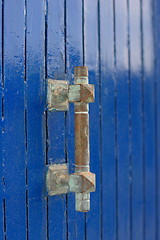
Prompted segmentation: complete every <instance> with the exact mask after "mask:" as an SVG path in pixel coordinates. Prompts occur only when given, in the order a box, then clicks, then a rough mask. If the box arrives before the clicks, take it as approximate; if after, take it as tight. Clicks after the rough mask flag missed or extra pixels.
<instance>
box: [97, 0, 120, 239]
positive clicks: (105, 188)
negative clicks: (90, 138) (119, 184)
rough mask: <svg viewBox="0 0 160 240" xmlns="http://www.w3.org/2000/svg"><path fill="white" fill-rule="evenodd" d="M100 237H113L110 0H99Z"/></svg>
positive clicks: (113, 176)
mask: <svg viewBox="0 0 160 240" xmlns="http://www.w3.org/2000/svg"><path fill="white" fill-rule="evenodd" d="M100 70H101V72H100V80H101V114H102V116H101V137H102V239H113V240H115V239H117V238H116V217H117V216H116V159H115V99H114V81H115V76H114V72H115V56H114V16H113V1H111V0H107V1H106V0H101V1H100Z"/></svg>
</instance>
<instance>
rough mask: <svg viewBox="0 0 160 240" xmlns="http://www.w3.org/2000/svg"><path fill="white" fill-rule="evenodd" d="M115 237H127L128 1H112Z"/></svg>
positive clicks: (128, 184) (128, 232) (128, 185)
mask: <svg viewBox="0 0 160 240" xmlns="http://www.w3.org/2000/svg"><path fill="white" fill-rule="evenodd" d="M114 14H115V38H116V51H115V54H116V79H115V82H116V83H115V84H116V86H115V97H116V99H115V100H116V104H115V107H116V109H115V112H116V158H117V179H116V181H117V238H118V239H119V240H122V239H130V172H129V168H130V158H129V148H130V143H129V92H128V90H129V86H128V65H129V64H128V15H127V14H128V13H127V1H124V0H120V1H115V12H114Z"/></svg>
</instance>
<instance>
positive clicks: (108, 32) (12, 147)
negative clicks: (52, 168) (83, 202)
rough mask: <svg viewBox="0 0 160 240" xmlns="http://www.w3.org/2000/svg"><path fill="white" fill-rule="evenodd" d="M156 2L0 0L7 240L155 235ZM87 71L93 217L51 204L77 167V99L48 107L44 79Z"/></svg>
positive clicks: (0, 128) (0, 230) (159, 224)
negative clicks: (62, 171)
mask: <svg viewBox="0 0 160 240" xmlns="http://www.w3.org/2000/svg"><path fill="white" fill-rule="evenodd" d="M159 8H160V1H159V0H143V1H142V0H134V1H132V0H119V1H115V0H113V1H112V0H92V1H90V0H35V1H32V0H12V1H11V0H2V1H0V14H1V17H0V25H1V32H0V53H1V56H2V57H1V59H0V101H1V104H0V115H1V121H0V147H1V149H0V150H1V151H0V157H1V164H0V174H1V185H0V201H1V204H0V239H6V240H26V239H27V240H33V239H34V240H52V239H57V240H64V239H65V240H66V239H70V240H72V239H79V240H82V239H84V240H87V239H88V240H90V239H92V240H98V239H102V240H124V239H125V240H144V239H145V240H160V231H159V229H160V204H159V203H160V163H159V162H160V150H159V149H160V148H159V147H158V146H159V145H160V125H159V122H160V105H159V103H160V83H159V75H160V73H159V71H160V70H159V69H160V48H159V46H160V44H159V41H160V30H159V21H160V14H159ZM78 65H86V66H88V67H89V81H90V83H92V84H95V87H96V101H95V103H93V104H90V149H91V171H92V172H95V173H96V176H97V177H96V184H97V190H96V192H95V193H92V194H91V211H90V212H89V213H86V214H83V213H79V212H76V211H75V197H74V194H73V193H70V194H69V195H62V196H55V197H49V198H48V197H46V194H45V170H46V165H47V164H50V163H58V162H59V161H60V162H61V163H63V162H67V163H68V164H69V170H70V172H74V116H73V115H74V113H73V104H70V110H69V112H67V113H63V112H56V113H54V112H52V113H49V112H47V110H46V93H47V91H46V79H47V78H54V79H59V80H64V79H66V80H69V82H70V83H73V70H74V67H75V66H78Z"/></svg>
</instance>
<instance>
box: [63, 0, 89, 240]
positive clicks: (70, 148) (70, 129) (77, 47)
mask: <svg viewBox="0 0 160 240" xmlns="http://www.w3.org/2000/svg"><path fill="white" fill-rule="evenodd" d="M66 34H67V38H66V39H67V45H66V53H67V62H66V63H67V65H66V69H67V79H68V80H69V81H70V84H73V73H74V67H75V66H82V65H83V46H82V44H83V36H82V1H79V0H67V1H66ZM66 128H67V139H66V142H67V155H68V162H69V167H70V172H74V171H75V169H74V165H75V159H74V109H73V104H70V106H69V112H68V113H67V125H66ZM84 238H85V218H84V214H83V213H81V212H76V210H75V194H74V193H70V194H69V195H68V239H72V240H73V239H84Z"/></svg>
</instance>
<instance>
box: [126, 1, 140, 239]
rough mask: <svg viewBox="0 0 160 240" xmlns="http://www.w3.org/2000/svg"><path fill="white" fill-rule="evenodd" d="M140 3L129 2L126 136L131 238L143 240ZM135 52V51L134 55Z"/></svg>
mask: <svg viewBox="0 0 160 240" xmlns="http://www.w3.org/2000/svg"><path fill="white" fill-rule="evenodd" d="M140 14H141V11H140V1H139V0H135V1H134V2H133V1H130V2H129V22H130V26H129V28H130V36H129V37H130V38H129V40H130V79H129V80H130V117H131V119H130V133H131V149H130V154H131V181H132V184H131V196H130V197H131V237H132V239H133V240H134V239H135V240H141V239H143V137H142V77H141V69H142V60H141V29H140V26H141V21H140V20H141V16H140ZM135 49H136V51H135Z"/></svg>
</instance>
